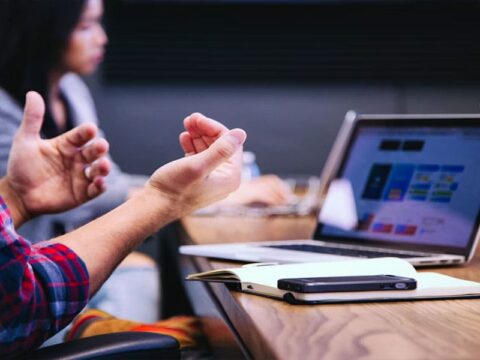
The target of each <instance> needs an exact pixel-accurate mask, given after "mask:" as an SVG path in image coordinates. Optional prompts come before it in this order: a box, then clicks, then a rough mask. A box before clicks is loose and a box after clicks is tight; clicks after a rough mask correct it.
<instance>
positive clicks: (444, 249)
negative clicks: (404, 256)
mask: <svg viewBox="0 0 480 360" xmlns="http://www.w3.org/2000/svg"><path fill="white" fill-rule="evenodd" d="M366 127H380V128H381V127H383V128H389V127H391V128H395V127H397V128H398V127H400V128H408V127H410V128H425V127H432V128H443V127H452V128H466V129H468V128H478V129H480V114H479V115H437V116H435V115H417V116H415V115H383V116H382V115H357V116H356V117H355V120H354V124H353V126H352V128H351V131H350V134H349V136H348V139H347V141H346V142H345V144H344V145H343V149H342V155H341V156H340V158H341V160H340V161H339V163H338V164H337V166H336V169H335V170H334V172H333V173H332V174H330V176H329V180H328V182H331V180H333V179H337V178H340V177H341V174H342V173H343V171H344V169H345V166H346V163H347V159H348V158H349V156H350V153H351V151H352V147H353V143H354V142H355V140H356V138H357V136H358V134H359V130H360V129H362V128H366ZM479 225H480V205H479V210H478V212H477V217H476V219H475V225H474V226H473V227H472V229H471V233H470V238H469V240H468V242H467V244H466V245H465V246H464V247H450V246H441V245H426V244H412V243H400V242H392V241H391V240H381V239H380V240H379V239H371V238H368V237H361V238H359V237H349V236H336V235H330V234H328V235H327V234H322V230H323V226H324V224H322V223H321V222H318V223H317V227H316V228H315V232H314V236H313V239H314V240H321V241H328V242H335V243H339V244H349V245H357V246H370V247H382V248H391V249H395V250H405V251H419V252H429V253H443V254H454V255H463V256H465V257H468V256H469V255H470V253H471V250H472V248H473V246H474V245H475V239H476V238H477V236H478V232H479Z"/></svg>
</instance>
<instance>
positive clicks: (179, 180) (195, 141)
mask: <svg viewBox="0 0 480 360" xmlns="http://www.w3.org/2000/svg"><path fill="white" fill-rule="evenodd" d="M184 125H185V129H186V132H183V133H182V134H180V144H181V146H182V148H183V150H184V152H185V154H186V155H187V156H186V157H185V158H183V159H180V160H176V161H173V162H171V163H168V164H166V165H164V166H162V167H161V168H160V169H158V170H157V171H156V172H155V173H154V174H153V175H152V177H151V178H150V180H149V181H148V183H147V190H148V189H150V190H155V191H154V192H153V193H158V194H161V195H162V196H163V197H166V198H168V199H169V200H170V203H171V204H172V209H171V211H172V212H173V214H175V216H183V215H185V214H187V213H189V212H191V211H193V210H195V209H197V208H200V207H204V206H206V205H208V204H210V203H212V202H215V201H218V200H220V199H223V198H224V197H225V196H227V195H228V194H229V193H230V192H232V191H234V190H235V189H237V188H238V186H239V184H240V176H241V169H242V146H243V143H244V142H245V140H246V133H245V132H244V131H243V130H241V129H234V130H228V129H227V128H226V127H225V126H223V125H222V124H220V123H218V122H216V121H215V120H212V119H209V118H206V117H205V116H203V115H201V114H192V115H191V116H189V117H187V118H186V119H185V121H184Z"/></svg>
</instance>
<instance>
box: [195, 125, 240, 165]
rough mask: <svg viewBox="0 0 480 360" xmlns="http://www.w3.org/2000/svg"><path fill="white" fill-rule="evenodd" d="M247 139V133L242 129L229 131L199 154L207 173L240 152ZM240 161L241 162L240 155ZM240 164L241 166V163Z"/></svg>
mask: <svg viewBox="0 0 480 360" xmlns="http://www.w3.org/2000/svg"><path fill="white" fill-rule="evenodd" d="M246 139H247V134H246V133H245V131H243V130H242V129H233V130H230V131H228V132H227V133H226V134H224V135H223V136H222V137H220V138H219V139H218V140H217V141H215V142H214V143H213V144H212V145H211V146H210V147H209V148H208V149H206V150H205V151H203V152H202V153H201V154H199V159H201V160H200V161H202V164H201V165H202V167H203V168H204V169H205V171H206V172H207V173H210V172H212V171H213V170H214V169H215V168H217V167H218V166H219V165H221V164H222V163H223V162H225V161H227V160H228V159H230V158H231V157H232V156H233V155H234V154H235V153H237V152H239V150H241V149H242V145H243V143H244V142H245V140H246ZM240 155H241V154H240ZM239 162H241V158H240V156H239ZM238 165H239V166H240V164H238Z"/></svg>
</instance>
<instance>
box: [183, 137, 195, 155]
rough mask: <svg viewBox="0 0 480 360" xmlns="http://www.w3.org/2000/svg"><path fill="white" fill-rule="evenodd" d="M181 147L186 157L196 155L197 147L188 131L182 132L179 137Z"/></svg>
mask: <svg viewBox="0 0 480 360" xmlns="http://www.w3.org/2000/svg"><path fill="white" fill-rule="evenodd" d="M179 141H180V146H181V147H182V149H183V152H184V153H185V155H187V156H190V155H193V154H195V153H196V152H195V145H193V140H192V137H191V136H190V134H189V133H188V132H186V131H184V132H182V133H181V134H180V136H179Z"/></svg>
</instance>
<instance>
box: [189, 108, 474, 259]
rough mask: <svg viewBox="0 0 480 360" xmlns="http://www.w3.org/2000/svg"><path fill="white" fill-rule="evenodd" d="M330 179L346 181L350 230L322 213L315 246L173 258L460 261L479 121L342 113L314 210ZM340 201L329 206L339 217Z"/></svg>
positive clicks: (205, 248) (222, 249)
mask: <svg viewBox="0 0 480 360" xmlns="http://www.w3.org/2000/svg"><path fill="white" fill-rule="evenodd" d="M338 182H340V183H343V184H345V183H347V184H349V186H348V187H346V188H347V189H348V188H350V192H351V195H350V197H352V198H353V199H352V202H353V203H354V206H355V212H354V214H355V216H356V217H357V218H356V219H355V220H356V221H354V225H353V226H350V227H345V226H339V225H338V224H335V222H334V221H333V222H329V221H325V220H324V219H325V218H328V217H325V216H321V214H322V211H320V212H319V216H318V224H317V226H316V229H315V231H314V234H313V239H308V240H307V239H304V240H300V239H299V240H288V241H262V242H249V243H229V244H214V245H189V246H181V247H180V253H181V254H186V255H195V256H205V257H213V258H219V259H228V260H235V261H246V262H277V263H290V262H316V261H337V260H338V261H340V260H350V259H352V258H376V257H385V256H394V257H399V258H403V259H405V260H407V261H409V262H410V263H411V264H413V265H415V266H431V265H449V264H461V263H465V262H468V261H469V260H470V259H471V258H472V257H473V255H474V253H475V247H476V245H477V243H478V240H479V237H480V232H479V222H480V115H360V114H356V113H354V112H352V111H350V112H348V113H347V114H346V116H345V120H344V123H343V125H342V127H341V129H340V132H339V134H338V136H337V139H336V141H335V143H334V146H333V148H332V150H331V152H330V155H329V157H328V159H327V162H326V164H325V167H324V169H323V172H322V174H321V177H320V184H321V185H320V191H319V193H320V195H319V200H318V201H319V204H318V205H319V208H320V209H321V208H322V207H324V208H326V207H327V206H325V205H326V203H325V200H326V199H327V198H328V197H329V189H332V188H333V186H332V185H333V184H336V183H338ZM344 188H345V187H344ZM347 193H348V191H347ZM347 203H348V201H346V202H345V203H340V202H338V201H337V210H336V212H337V213H338V214H339V215H341V214H342V213H343V212H344V211H343V210H342V206H343V205H345V206H346V205H347ZM349 211H351V210H348V209H346V208H345V212H347V213H348V212H349ZM346 223H348V221H347V222H346Z"/></svg>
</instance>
